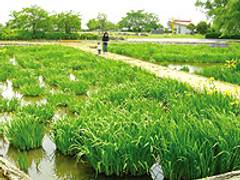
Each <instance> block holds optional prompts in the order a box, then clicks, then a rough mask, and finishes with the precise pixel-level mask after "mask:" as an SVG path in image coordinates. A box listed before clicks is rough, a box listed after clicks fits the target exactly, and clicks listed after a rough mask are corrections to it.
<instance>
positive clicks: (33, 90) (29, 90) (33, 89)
mask: <svg viewBox="0 0 240 180" xmlns="http://www.w3.org/2000/svg"><path fill="white" fill-rule="evenodd" d="M44 91H45V89H44V88H43V87H40V86H39V85H38V84H29V85H24V86H22V87H20V92H21V93H22V94H23V95H25V96H32V97H35V96H40V95H43V94H44Z"/></svg>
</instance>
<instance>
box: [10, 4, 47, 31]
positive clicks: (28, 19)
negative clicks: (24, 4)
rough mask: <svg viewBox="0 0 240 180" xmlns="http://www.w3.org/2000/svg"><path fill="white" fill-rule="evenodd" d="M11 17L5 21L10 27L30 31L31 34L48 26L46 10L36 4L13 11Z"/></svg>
mask: <svg viewBox="0 0 240 180" xmlns="http://www.w3.org/2000/svg"><path fill="white" fill-rule="evenodd" d="M11 17H12V19H11V20H10V21H9V22H8V23H7V24H8V26H10V27H11V28H17V29H20V30H25V31H31V32H32V34H33V36H35V35H36V33H37V32H42V31H45V30H46V29H48V28H49V23H48V20H49V19H48V12H47V11H45V10H44V9H42V8H40V7H38V6H32V7H28V8H23V9H22V10H20V11H13V12H12V14H11Z"/></svg>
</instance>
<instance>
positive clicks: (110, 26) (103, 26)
mask: <svg viewBox="0 0 240 180" xmlns="http://www.w3.org/2000/svg"><path fill="white" fill-rule="evenodd" d="M87 27H88V29H89V30H90V31H93V30H100V31H108V30H115V29H117V26H116V25H115V24H114V23H112V22H110V21H109V20H108V19H107V15H106V14H104V13H99V14H98V16H97V18H95V19H90V20H89V21H88V23H87Z"/></svg>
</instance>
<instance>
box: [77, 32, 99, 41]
mask: <svg viewBox="0 0 240 180" xmlns="http://www.w3.org/2000/svg"><path fill="white" fill-rule="evenodd" d="M80 39H82V40H99V39H100V37H99V36H98V35H96V34H93V33H82V34H81V35H80Z"/></svg>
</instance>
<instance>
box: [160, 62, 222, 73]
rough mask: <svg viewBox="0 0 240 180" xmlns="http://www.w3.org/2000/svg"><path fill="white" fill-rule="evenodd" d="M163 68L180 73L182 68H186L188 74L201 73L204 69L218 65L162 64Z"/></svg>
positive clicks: (217, 64)
mask: <svg viewBox="0 0 240 180" xmlns="http://www.w3.org/2000/svg"><path fill="white" fill-rule="evenodd" d="M163 65H164V66H167V67H168V68H170V69H172V70H177V71H182V70H183V69H184V68H187V69H188V71H187V72H189V73H192V74H194V73H197V72H200V71H202V70H203V69H204V68H205V67H209V66H219V65H220V64H219V63H216V64H215V63H211V64H209V63H193V64H189V63H169V64H163Z"/></svg>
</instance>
